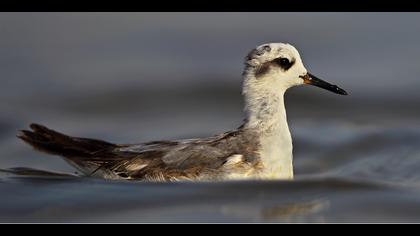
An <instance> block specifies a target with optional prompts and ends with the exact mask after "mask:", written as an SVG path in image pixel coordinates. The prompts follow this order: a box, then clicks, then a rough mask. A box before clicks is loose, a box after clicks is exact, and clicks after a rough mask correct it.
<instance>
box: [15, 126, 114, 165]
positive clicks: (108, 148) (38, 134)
mask: <svg viewBox="0 0 420 236" xmlns="http://www.w3.org/2000/svg"><path fill="white" fill-rule="evenodd" d="M30 128H31V130H21V131H20V133H19V134H18V135H17V137H18V138H20V139H22V140H23V141H25V142H26V143H28V144H29V145H31V146H32V147H33V148H35V149H36V150H39V151H42V152H46V153H49V154H55V155H60V156H63V157H66V158H69V159H73V158H75V159H79V158H82V159H84V161H94V160H95V159H96V160H98V158H99V157H100V158H101V159H102V160H104V159H105V160H106V158H107V157H110V158H111V156H112V150H113V149H114V148H115V147H117V145H115V144H112V143H108V142H105V141H102V140H96V139H88V138H77V137H71V136H68V135H65V134H62V133H59V132H57V131H54V130H51V129H48V128H47V127H45V126H42V125H39V124H31V125H30Z"/></svg>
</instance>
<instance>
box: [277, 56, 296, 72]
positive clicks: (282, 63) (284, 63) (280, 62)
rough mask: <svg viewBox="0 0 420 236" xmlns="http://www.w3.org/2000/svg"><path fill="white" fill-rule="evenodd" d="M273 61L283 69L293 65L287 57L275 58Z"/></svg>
mask: <svg viewBox="0 0 420 236" xmlns="http://www.w3.org/2000/svg"><path fill="white" fill-rule="evenodd" d="M275 62H276V64H277V65H279V66H280V67H281V68H282V69H284V70H288V69H289V68H290V67H291V66H292V65H293V63H292V62H290V61H289V59H287V58H282V57H280V58H277V59H275Z"/></svg>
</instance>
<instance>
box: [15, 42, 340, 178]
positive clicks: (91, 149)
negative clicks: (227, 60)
mask: <svg viewBox="0 0 420 236" xmlns="http://www.w3.org/2000/svg"><path fill="white" fill-rule="evenodd" d="M305 84H306V85H314V86H317V87H321V88H323V89H326V90H329V91H331V92H334V93H337V94H341V95H347V92H346V91H344V90H343V89H341V88H339V87H338V86H336V85H332V84H330V83H328V82H325V81H323V80H321V79H319V78H317V77H315V76H314V75H312V74H310V73H309V72H308V71H307V70H306V68H305V66H304V64H303V62H302V59H301V57H300V55H299V52H298V51H297V49H296V48H295V47H294V46H292V45H291V44H288V43H266V44H262V45H259V46H257V47H256V48H254V49H253V50H251V51H250V52H249V53H248V55H247V56H246V58H245V68H244V71H243V84H242V95H243V97H244V100H245V108H244V111H245V119H244V123H243V124H242V125H241V126H240V127H239V128H237V129H234V130H231V131H228V132H225V133H222V134H219V135H215V136H212V137H207V138H196V139H183V140H171V141H152V142H146V143H140V144H114V143H110V142H106V141H103V140H97V139H90V138H79V137H72V136H68V135H65V134H62V133H59V132H57V131H54V130H51V129H49V128H47V127H45V126H42V125H39V124H31V125H30V128H31V130H21V132H20V133H19V134H18V137H19V138H21V139H22V140H23V141H25V142H26V143H28V144H30V145H31V146H32V147H34V148H35V149H37V150H39V151H43V152H46V153H49V154H55V155H59V156H62V157H63V158H64V160H66V161H67V162H68V163H69V164H71V165H72V166H74V167H75V168H76V169H78V170H79V171H80V172H81V173H83V174H84V175H87V176H95V177H100V178H106V179H127V180H139V181H182V180H188V181H189V180H192V181H219V180H239V179H264V180H265V179H289V180H290V179H293V153H292V150H293V145H292V138H291V134H290V131H289V127H288V123H287V117H286V109H285V105H284V94H285V92H286V90H287V89H289V88H291V87H293V86H298V85H305Z"/></svg>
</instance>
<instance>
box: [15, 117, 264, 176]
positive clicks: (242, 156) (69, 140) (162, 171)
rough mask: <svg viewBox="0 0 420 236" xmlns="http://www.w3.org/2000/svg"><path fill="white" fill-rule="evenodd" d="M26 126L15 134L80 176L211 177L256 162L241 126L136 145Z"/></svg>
mask: <svg viewBox="0 0 420 236" xmlns="http://www.w3.org/2000/svg"><path fill="white" fill-rule="evenodd" d="M30 128H31V129H32V130H31V131H29V130H23V131H22V132H21V133H20V134H19V135H18V137H19V138H21V139H22V140H23V141H25V142H27V143H28V144H30V145H31V146H32V147H34V148H35V149H37V150H39V151H43V152H46V153H50V154H54V155H59V156H62V157H64V159H65V160H66V161H67V162H69V163H70V164H71V165H73V166H74V167H76V168H77V169H78V170H80V171H81V172H83V173H84V174H87V175H94V176H99V177H103V178H111V179H113V178H124V179H138V180H158V181H167V180H178V179H203V178H208V177H211V178H213V179H214V178H218V176H220V175H223V172H224V171H226V168H227V167H232V166H233V165H232V163H234V164H235V165H234V167H235V168H236V169H235V170H240V169H243V168H245V167H247V168H251V167H254V166H256V165H257V164H258V160H259V159H258V155H257V153H256V149H257V144H256V139H255V138H254V137H255V136H253V135H252V134H251V133H250V132H246V131H245V130H243V129H241V128H239V129H238V130H235V131H231V132H226V133H224V134H221V135H217V136H213V137H210V138H204V139H190V140H179V141H157V142H149V143H143V144H138V145H117V144H113V143H108V142H105V141H102V140H95V139H88V138H78V137H72V136H68V135H65V134H62V133H59V132H57V131H54V130H51V129H48V128H47V127H45V126H42V125H38V124H31V126H30ZM232 157H235V158H232Z"/></svg>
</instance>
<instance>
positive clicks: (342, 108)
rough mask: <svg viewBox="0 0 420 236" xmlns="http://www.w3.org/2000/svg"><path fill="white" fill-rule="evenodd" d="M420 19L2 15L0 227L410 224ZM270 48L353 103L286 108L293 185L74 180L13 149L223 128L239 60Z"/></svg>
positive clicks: (237, 119)
mask: <svg viewBox="0 0 420 236" xmlns="http://www.w3.org/2000/svg"><path fill="white" fill-rule="evenodd" d="M197 19H200V21H197ZM250 19H252V20H250ZM419 19H420V15H419V14H414V13H412V14H407V15H402V14H391V13H389V14H374V13H370V14H367V13H366V14H361V13H360V14H355V13H346V14H344V13H343V14H333V13H329V14H322V13H318V14H316V13H306V14H305V13H301V14H299V13H285V14H274V13H273V14H262V13H261V14H250V15H247V14H215V13H214V14H211V13H208V14H190V15H189V14H169V13H168V14H163V13H162V14H124V15H118V14H86V15H83V14H62V15H60V14H40V15H37V14H26V15H25V14H23V13H22V14H19V13H14V14H6V13H2V14H0V22H1V23H3V22H7V23H8V24H2V25H1V27H0V31H1V32H2V37H1V39H0V46H1V47H0V51H1V54H0V68H1V71H2V72H1V74H2V75H1V81H2V86H1V87H0V90H1V91H0V111H1V113H0V153H1V154H0V169H9V170H10V168H16V167H20V169H14V170H15V171H8V172H7V171H2V172H0V193H1V194H0V222H419V221H420V171H419V170H420V123H419V119H418V118H419V115H420V110H419V107H420V104H419V101H420V99H419V98H420V97H419V96H418V95H417V92H416V91H418V89H417V88H418V86H419V85H420V84H419V80H418V78H417V77H416V76H414V75H416V74H417V75H418V74H419V72H420V71H419V69H418V68H420V67H418V54H419V52H420V51H419V47H418V46H417V45H418V41H419V40H420V34H419V33H418V32H420V29H419V28H418V27H419V25H418V24H417V23H416V22H418V21H419ZM413 23H415V24H413ZM407 25H410V26H411V27H407ZM262 26H264V27H262ZM273 28H276V29H282V31H279V32H277V31H273V30H272V29H273ZM232 29H235V30H232ZM331 29H333V30H331ZM390 29H392V30H390ZM416 29H418V30H416ZM401 35H404V37H401ZM272 39H275V40H286V41H289V42H292V43H295V44H297V46H298V47H299V49H301V51H302V52H304V54H303V59H304V62H305V64H307V67H308V68H309V69H310V70H313V71H314V72H313V73H314V74H316V75H319V76H320V77H322V78H323V79H325V80H327V81H330V82H333V83H337V84H339V85H340V86H341V87H343V88H344V89H346V90H347V91H348V92H349V93H350V95H349V96H346V97H344V96H337V95H335V94H332V93H328V92H326V91H322V90H320V89H318V88H309V87H305V88H294V89H292V90H291V91H290V92H288V93H287V94H286V103H287V104H286V105H287V111H288V118H289V124H290V128H291V131H292V136H293V141H294V166H295V174H296V179H295V180H293V181H263V182H261V181H260V182H256V181H239V182H225V183H160V184H156V183H135V182H121V181H106V180H100V179H92V178H80V177H75V176H74V175H73V174H74V172H75V170H74V169H73V168H71V167H69V166H68V165H67V163H65V162H64V161H62V160H61V159H60V158H58V157H54V156H48V155H46V154H42V153H38V152H35V151H33V150H32V149H31V148H30V147H28V146H27V145H25V144H24V143H22V142H21V141H20V140H18V139H17V138H16V137H15V135H16V133H17V131H18V130H19V129H23V128H27V125H28V124H29V123H30V122H38V123H41V124H45V125H47V126H49V127H51V128H53V129H57V130H59V131H62V132H64V133H67V134H70V135H74V136H83V137H92V138H101V139H105V140H107V141H111V142H117V143H133V142H143V141H151V140H160V139H173V138H177V139H178V138H192V137H204V136H208V135H213V134H217V133H220V132H224V131H226V130H229V129H232V128H236V127H238V126H239V125H240V124H241V121H242V118H243V117H242V100H241V96H240V82H241V81H240V74H241V70H242V64H241V63H240V60H242V58H243V56H244V55H245V54H246V52H245V51H244V50H248V48H249V46H250V45H252V46H254V45H255V44H258V43H260V42H265V41H267V40H268V41H272ZM384 39H386V40H384ZM390 55H392V56H390ZM396 62H398V63H396ZM399 62H404V63H399ZM24 168H26V169H24ZM28 168H31V169H28ZM44 171H48V172H44ZM13 172H18V173H20V174H16V173H13ZM51 172H57V173H64V174H54V173H51Z"/></svg>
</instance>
